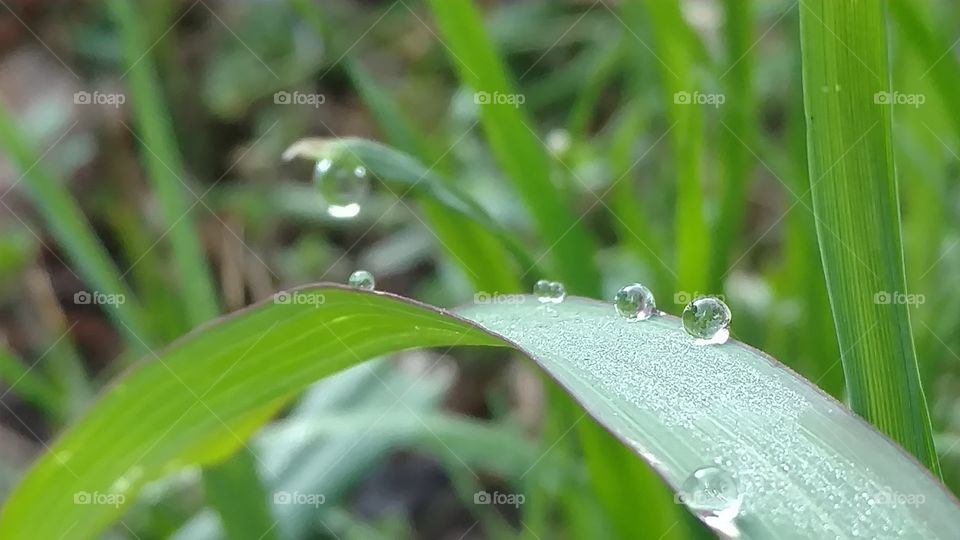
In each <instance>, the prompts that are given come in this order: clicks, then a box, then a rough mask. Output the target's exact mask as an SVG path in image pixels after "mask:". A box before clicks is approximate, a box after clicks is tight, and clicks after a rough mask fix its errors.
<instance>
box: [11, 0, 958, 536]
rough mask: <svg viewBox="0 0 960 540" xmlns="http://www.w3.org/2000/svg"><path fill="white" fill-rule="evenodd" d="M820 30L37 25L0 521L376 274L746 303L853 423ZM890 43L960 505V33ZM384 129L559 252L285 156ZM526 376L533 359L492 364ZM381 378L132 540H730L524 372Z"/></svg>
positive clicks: (72, 20)
mask: <svg viewBox="0 0 960 540" xmlns="http://www.w3.org/2000/svg"><path fill="white" fill-rule="evenodd" d="M471 6H473V7H471ZM800 9H802V7H801V6H800V4H799V3H798V2H792V1H778V0H767V1H752V2H751V1H747V0H740V1H737V0H726V1H721V0H716V1H708V0H689V1H683V2H680V1H672V0H671V1H658V0H622V1H619V2H613V1H606V2H605V1H600V0H597V1H588V0H582V1H575V0H570V1H553V2H551V1H538V0H530V1H523V0H517V1H502V2H499V1H483V2H480V1H477V2H474V3H471V2H465V1H461V0H450V1H446V0H433V1H430V2H421V1H416V0H406V1H397V2H392V1H389V0H384V1H375V0H324V1H316V2H315V1H312V0H289V1H284V0H270V1H267V0H259V1H257V0H231V1H225V0H223V1H214V0H201V1H196V2H193V1H189V0H187V1H175V0H155V1H150V2H140V3H137V2H129V1H124V0H116V1H113V0H111V1H106V2H92V1H75V2H40V1H30V0H19V1H17V0H7V1H6V2H4V3H2V8H0V51H2V53H0V54H2V56H0V98H2V102H3V112H2V113H0V231H2V234H0V330H2V336H3V341H2V342H0V346H2V348H0V406H2V407H0V431H2V433H0V498H2V497H4V495H5V494H6V493H8V492H9V490H10V489H11V487H12V485H13V484H14V483H15V481H16V479H17V478H18V476H19V475H20V474H22V472H23V471H24V469H25V467H26V466H27V465H28V464H29V463H30V461H31V460H32V459H33V457H34V456H36V455H37V454H38V453H39V452H41V451H43V449H44V447H45V445H46V443H47V441H49V440H50V439H51V437H53V436H54V435H55V434H56V433H57V432H58V431H59V430H61V429H62V428H63V427H64V426H65V425H66V424H67V423H68V422H69V421H70V420H71V419H73V418H75V417H76V416H77V415H78V414H80V413H81V412H82V411H83V410H84V409H85V408H86V407H87V404H88V403H89V402H90V400H91V398H92V396H93V395H94V394H95V393H96V391H97V389H98V388H100V387H102V386H103V385H104V384H105V383H106V382H107V381H108V380H109V379H110V378H111V377H112V376H114V375H115V374H117V373H118V372H120V371H121V370H122V369H123V368H124V367H126V366H128V365H129V364H130V363H131V362H132V361H134V360H136V359H137V358H140V357H143V356H145V355H147V354H149V353H148V351H150V350H152V349H153V348H156V347H161V346H163V345H164V344H167V343H169V342H171V341H172V340H173V339H175V338H177V337H178V336H180V335H182V334H184V333H185V332H187V331H188V330H190V329H191V328H193V327H195V326H197V325H198V324H200V323H203V322H205V321H207V320H210V319H212V318H214V317H215V316H217V315H218V314H220V313H226V312H230V311H234V310H236V309H239V308H241V307H243V306H245V305H248V304H250V303H253V302H256V301H258V300H262V299H265V298H268V297H269V296H270V295H272V294H273V293H274V292H275V291H277V290H279V289H281V288H285V287H289V286H294V285H298V284H303V283H307V282H314V281H339V282H343V281H345V280H346V278H347V276H348V275H349V274H350V273H351V272H353V271H354V270H356V269H360V268H362V269H366V270H369V271H371V272H372V273H373V274H374V275H375V276H376V278H377V287H378V289H382V290H388V291H392V292H396V293H400V294H404V295H407V296H411V297H413V298H417V299H421V300H424V301H427V302H430V303H433V304H436V305H440V306H450V307H452V306H457V305H460V304H464V303H468V302H472V301H480V300H483V299H491V298H492V299H494V300H495V299H496V298H498V295H508V294H513V293H516V292H527V291H529V287H530V286H531V284H532V283H533V281H535V280H536V279H538V278H541V277H549V278H552V279H559V280H561V281H563V282H564V283H565V284H566V287H567V290H568V292H569V293H571V294H578V295H584V296H592V297H599V298H611V297H612V295H613V293H614V292H615V291H616V290H617V289H618V288H619V287H620V286H621V285H623V284H624V283H627V282H630V281H639V282H642V283H644V284H646V285H647V286H649V287H650V288H651V290H653V292H654V293H655V295H656V297H657V304H658V307H659V308H660V309H661V310H663V311H666V312H669V313H673V314H679V313H680V311H681V310H682V309H683V307H684V305H685V304H686V303H687V302H689V301H690V300H692V299H694V298H695V297H696V296H698V295H702V294H716V295H720V296H722V297H723V298H724V299H725V300H726V301H727V303H728V304H729V305H730V307H731V309H732V311H733V314H734V319H733V320H734V322H733V328H732V334H733V336H734V337H735V338H736V339H739V340H741V341H744V342H746V343H749V344H751V345H753V346H755V347H758V348H760V349H762V350H763V351H765V352H767V353H769V354H771V355H773V356H775V357H776V358H778V359H779V360H780V361H782V362H783V363H785V364H787V365H788V366H790V367H791V368H793V369H794V370H796V371H797V372H798V373H800V374H801V375H803V376H805V377H806V378H808V379H809V380H810V381H812V382H814V383H815V384H817V385H818V386H820V387H821V388H823V389H824V390H825V391H827V392H828V393H830V394H832V395H834V396H836V397H838V398H840V399H842V398H843V384H844V383H843V371H842V368H841V365H840V351H839V350H838V346H837V340H836V333H835V331H834V323H833V319H832V315H831V311H830V306H829V301H828V298H827V294H826V289H825V286H824V276H823V269H822V266H821V262H820V254H819V250H818V247H817V236H816V230H815V218H814V216H813V213H812V211H811V202H810V193H809V185H810V184H809V179H808V175H807V170H806V169H807V166H806V165H807V154H806V148H805V136H806V134H805V126H804V118H803V105H802V91H801V80H800V50H799V39H798V36H799V31H798V11H799V10H800ZM475 16H476V17H475ZM889 17H890V29H889V31H890V42H891V49H890V55H891V62H892V73H893V81H892V86H891V88H892V90H893V92H891V93H887V94H884V95H878V96H877V100H878V103H881V102H884V100H887V101H886V102H889V103H893V104H894V105H893V110H894V128H893V129H894V141H895V148H894V152H895V158H896V164H897V168H898V172H899V179H900V200H901V205H902V208H901V213H902V219H903V239H904V249H905V263H906V271H907V289H908V290H907V291H881V292H878V294H886V295H887V296H886V297H878V298H876V299H873V301H876V302H881V303H882V302H884V301H886V302H906V303H908V305H909V306H910V313H911V317H912V322H913V331H914V341H915V344H916V348H917V355H918V358H919V362H920V370H921V377H922V380H923V383H924V387H925V389H926V392H927V398H928V402H929V404H930V407H931V415H932V419H933V423H934V428H935V431H936V433H937V441H936V442H937V447H938V452H939V453H940V454H941V460H942V465H943V473H944V479H945V481H946V483H947V484H948V486H949V487H951V489H953V490H954V491H956V490H957V488H960V461H958V459H957V455H958V453H960V444H957V443H958V442H960V432H958V428H960V426H958V420H960V415H958V412H957V411H958V404H960V402H958V400H957V398H958V396H960V378H958V375H960V357H958V355H957V352H955V351H958V350H960V332H958V329H960V292H958V291H957V288H956V284H957V280H956V276H957V275H958V271H960V249H955V248H956V246H957V244H958V243H960V235H958V225H960V220H958V218H960V205H958V201H960V197H958V195H960V194H958V189H957V182H956V180H957V176H958V174H960V169H958V166H957V165H958V159H960V157H958V152H960V139H958V136H960V103H958V101H957V100H958V99H960V56H958V50H957V48H956V47H955V46H956V45H957V44H958V41H960V40H956V36H957V35H960V10H958V9H957V8H956V6H955V5H954V4H953V3H951V2H948V1H946V0H943V1H930V2H916V3H915V2H908V1H901V0H893V1H891V2H889ZM474 23H479V24H474ZM348 136H349V137H363V138H368V139H373V140H376V141H380V142H383V143H384V144H386V145H388V146H391V147H394V148H396V149H398V150H400V151H402V152H405V153H407V154H410V155H411V156H413V157H414V158H416V159H417V160H419V161H420V162H421V163H422V164H424V165H425V166H426V167H428V168H429V170H430V171H431V173H434V174H435V175H436V176H437V178H438V179H440V181H443V182H446V183H448V184H449V185H450V186H453V187H455V188H456V189H458V190H461V191H463V192H465V193H466V194H468V195H469V196H470V198H472V199H473V200H475V201H477V202H478V203H479V205H480V206H482V207H483V209H485V210H486V212H487V213H488V214H489V215H490V216H492V218H493V221H495V222H496V223H497V224H498V225H499V227H500V228H501V229H502V230H505V231H507V232H508V234H509V236H510V240H511V241H512V242H513V243H515V245H516V246H519V247H520V250H521V251H522V252H523V256H522V257H518V256H517V254H516V253H515V252H514V251H515V250H512V249H510V248H509V247H508V246H507V245H506V244H505V243H504V240H503V238H501V237H499V236H497V235H495V234H491V232H490V231H489V229H488V228H486V227H483V226H481V225H478V224H477V223H474V222H471V221H468V220H466V219H465V218H464V217H463V216H461V215H457V214H454V213H451V212H450V211H449V209H447V208H445V207H444V206H442V205H440V204H438V203H437V202H436V201H435V200H433V199H431V198H430V197H429V196H425V195H423V194H422V193H420V192H419V191H416V190H413V189H411V190H409V191H408V190H407V189H405V188H404V187H403V186H399V187H398V186H397V185H395V184H390V183H389V182H384V181H381V179H379V178H372V190H371V193H370V195H369V197H367V198H366V199H365V200H363V201H362V206H361V211H360V213H359V215H357V216H356V217H355V218H352V219H337V218H334V217H331V216H330V215H329V213H328V212H327V211H326V208H325V207H324V204H323V203H322V201H321V199H320V198H319V196H318V194H317V192H316V189H315V187H314V186H313V185H311V179H312V176H311V175H312V172H311V164H309V163H306V164H305V163H297V162H294V163H285V162H283V161H282V160H281V159H280V156H281V154H282V152H283V151H284V149H286V148H287V147H288V146H289V145H291V144H292V143H294V142H295V141H297V140H299V139H301V138H304V137H325V138H330V137H348ZM531 262H532V263H534V264H533V265H531V264H530V263H531ZM491 354H497V355H501V356H504V357H503V358H502V361H499V362H486V361H482V360H484V358H481V355H491ZM370 368H372V369H368V368H367V367H360V368H357V369H352V370H350V371H348V372H345V373H343V374H341V375H338V376H336V377H334V378H331V379H329V380H326V381H323V382H321V383H319V384H317V385H316V386H315V387H313V388H312V389H311V390H309V391H308V392H307V393H306V394H305V395H304V396H303V397H302V398H301V399H300V400H299V401H298V402H297V403H296V404H295V405H294V406H293V407H292V408H291V409H289V410H286V411H284V413H283V414H282V415H281V416H280V417H278V418H277V419H276V420H275V421H274V422H272V423H271V424H269V425H268V426H267V427H265V428H263V429H262V430H261V431H259V432H258V433H257V434H256V435H254V437H253V438H252V440H251V442H250V444H249V448H248V449H245V450H244V451H243V452H241V454H240V455H238V456H237V457H234V458H232V459H231V460H229V461H227V462H226V463H224V465H223V466H222V467H221V468H217V469H215V470H213V471H203V472H201V471H198V470H187V471H183V472H181V473H178V474H176V475H173V476H171V477H170V478H169V479H167V480H165V481H162V482H159V483H155V484H153V485H151V486H150V487H149V488H148V489H147V490H146V492H145V493H144V494H142V495H141V496H140V497H139V498H138V499H137V501H136V502H135V503H134V504H133V505H132V506H131V508H130V509H129V511H128V512H127V513H126V514H125V515H124V518H123V523H122V524H118V525H117V526H115V527H113V528H112V529H111V531H110V532H109V533H107V537H109V538H167V537H175V538H220V537H230V538H242V537H248V536H249V537H251V538H425V539H434V538H443V539H446V538H450V539H471V538H513V537H522V538H592V537H604V536H606V537H618V538H654V539H656V538H699V537H704V536H705V535H706V534H707V533H705V532H704V531H703V530H702V529H701V528H700V526H699V525H698V524H697V523H696V522H695V521H693V520H692V519H691V518H690V517H688V516H687V515H686V514H685V512H684V511H683V510H682V507H681V506H678V505H675V504H674V501H673V499H672V496H671V495H670V494H668V493H667V492H666V490H665V488H664V487H663V486H662V485H661V484H660V482H659V481H658V480H657V479H656V478H655V477H653V475H652V474H651V473H650V472H649V471H648V470H647V469H646V468H645V467H644V466H643V465H641V464H639V462H638V461H637V460H636V459H635V458H634V457H633V456H632V455H630V454H629V453H628V452H627V451H626V450H624V449H622V448H621V447H619V446H618V445H617V444H616V443H614V442H612V440H611V439H610V438H609V437H608V436H607V435H606V434H605V433H603V432H602V431H601V430H600V429H599V428H598V427H596V426H595V425H593V424H592V423H591V421H590V420H589V419H585V418H584V417H583V415H582V413H581V412H580V410H579V409H578V408H577V406H576V405H574V404H573V403H571V402H570V401H569V398H567V397H565V396H564V395H563V394H562V393H560V392H558V391H557V390H556V389H555V388H553V387H552V386H550V385H549V384H546V383H545V382H544V381H543V380H542V378H541V376H540V375H539V374H538V373H536V372H535V371H534V370H533V369H532V368H531V367H529V366H528V365H525V364H522V363H518V362H513V361H512V359H510V358H509V357H507V356H506V355H505V353H503V352H494V353H491V352H490V351H473V350H453V351H418V352H410V353H404V354H401V355H398V358H396V359H394V361H390V362H384V361H377V362H375V363H374V364H372V365H370ZM158 435H160V434H158ZM51 489H55V487H54V486H51ZM278 494H279V495H280V496H279V498H278ZM284 494H288V495H289V494H294V495H292V497H294V498H295V497H297V496H301V495H302V496H307V495H312V496H313V497H314V498H313V499H310V500H309V501H307V500H306V499H304V500H302V501H301V503H302V504H287V503H283V502H282V499H283V497H284V496H285V495H284ZM485 494H488V495H490V497H491V501H490V502H493V503H495V504H488V503H487V502H488V501H486V500H485V499H484V496H485ZM320 496H322V499H323V500H322V502H321V501H319V499H318V497H320ZM498 496H502V497H500V498H497V497H498ZM301 499H302V497H301ZM313 503H316V504H313ZM264 525H265V526H264Z"/></svg>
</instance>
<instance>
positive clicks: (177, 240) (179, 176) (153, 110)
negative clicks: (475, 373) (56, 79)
mask: <svg viewBox="0 0 960 540" xmlns="http://www.w3.org/2000/svg"><path fill="white" fill-rule="evenodd" d="M108 6H109V8H110V13H111V15H112V16H113V19H114V20H115V21H116V23H117V25H118V26H119V28H120V37H121V41H122V52H123V57H124V60H125V62H126V65H127V72H126V76H128V77H129V79H130V89H131V93H132V94H133V95H132V98H131V100H130V101H131V103H132V105H133V111H134V114H135V116H136V121H137V126H138V128H139V129H140V133H141V135H140V136H138V137H137V139H138V141H139V142H140V145H141V146H142V147H143V158H144V161H145V162H146V167H147V172H148V173H149V174H148V177H149V179H150V181H151V183H152V187H153V191H154V192H155V193H156V195H157V200H158V202H159V206H160V209H161V212H162V215H163V219H164V222H165V225H166V226H167V227H168V230H169V233H168V236H169V237H170V245H171V247H172V249H173V260H174V263H175V264H176V266H177V273H178V278H179V279H178V283H179V285H180V287H182V288H183V290H182V294H181V296H182V298H183V309H184V310H185V311H186V313H187V322H188V324H190V325H195V324H200V323H202V322H206V321H208V320H210V319H212V318H213V317H216V316H217V315H218V314H219V312H220V308H219V307H218V303H217V295H216V289H215V288H214V286H213V278H212V276H211V274H210V268H209V267H208V266H207V262H206V260H205V259H204V256H203V246H202V245H201V244H200V240H199V238H200V237H199V235H198V234H197V227H196V223H195V220H194V216H193V213H192V211H193V209H194V207H195V206H196V205H191V204H188V203H187V198H186V197H185V195H184V192H183V191H184V189H187V190H189V189H190V188H189V187H188V186H187V185H186V184H185V182H186V181H187V180H186V179H187V175H186V169H185V168H184V166H183V161H182V159H181V157H180V151H179V149H178V148H177V142H176V136H175V134H174V132H173V127H172V126H171V125H170V121H169V119H170V115H169V114H168V112H167V110H166V107H165V106H164V103H163V99H162V97H161V95H160V88H161V85H160V84H159V79H158V76H157V72H156V70H155V68H154V63H153V60H152V58H151V57H150V49H149V44H148V43H146V42H145V39H144V38H145V36H147V35H148V34H147V33H146V31H145V30H144V28H143V19H142V18H141V17H140V16H139V15H138V13H137V7H136V6H134V4H133V3H132V2H130V0H111V1H110V2H109V4H108ZM135 136H136V135H135ZM198 204H201V205H202V204H203V203H202V202H200V203H198Z"/></svg>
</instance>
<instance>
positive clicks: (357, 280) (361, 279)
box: [347, 270, 377, 291]
mask: <svg viewBox="0 0 960 540" xmlns="http://www.w3.org/2000/svg"><path fill="white" fill-rule="evenodd" d="M347 284H348V285H350V286H351V287H356V288H358V289H364V290H367V291H372V290H373V288H374V287H376V286H377V282H376V280H374V279H373V274H371V273H370V272H367V271H366V270H357V271H356V272H354V273H352V274H350V279H348V280H347Z"/></svg>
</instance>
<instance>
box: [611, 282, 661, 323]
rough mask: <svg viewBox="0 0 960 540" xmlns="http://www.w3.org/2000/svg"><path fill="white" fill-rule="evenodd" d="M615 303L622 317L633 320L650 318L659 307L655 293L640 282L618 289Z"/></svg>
mask: <svg viewBox="0 0 960 540" xmlns="http://www.w3.org/2000/svg"><path fill="white" fill-rule="evenodd" d="M613 305H614V307H616V309H617V313H618V314H619V315H620V316H621V317H624V318H626V319H629V320H631V321H642V320H645V319H649V318H650V316H651V315H653V313H654V312H655V311H656V309H657V303H656V301H655V300H654V298H653V293H652V292H650V289H648V288H646V287H644V286H643V285H641V284H639V283H631V284H630V285H626V286H624V287H623V288H621V289H620V290H619V291H617V294H616V296H614V297H613Z"/></svg>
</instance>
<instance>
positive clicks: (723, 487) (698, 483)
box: [679, 467, 743, 520]
mask: <svg viewBox="0 0 960 540" xmlns="http://www.w3.org/2000/svg"><path fill="white" fill-rule="evenodd" d="M679 496H680V498H681V501H682V502H683V503H684V504H685V505H687V507H689V508H690V509H691V510H693V511H694V512H697V513H702V514H708V515H712V516H716V517H719V518H722V519H725V520H731V519H733V518H735V517H736V516H737V514H739V513H740V507H741V506H742V505H743V494H742V493H740V486H739V485H738V484H737V480H736V478H734V477H733V475H731V474H730V473H729V472H727V471H726V470H724V469H721V468H720V467H701V468H699V469H697V470H695V471H693V474H691V475H690V476H688V477H687V479H686V480H685V481H684V482H683V485H682V486H681V488H680V493H679Z"/></svg>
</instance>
